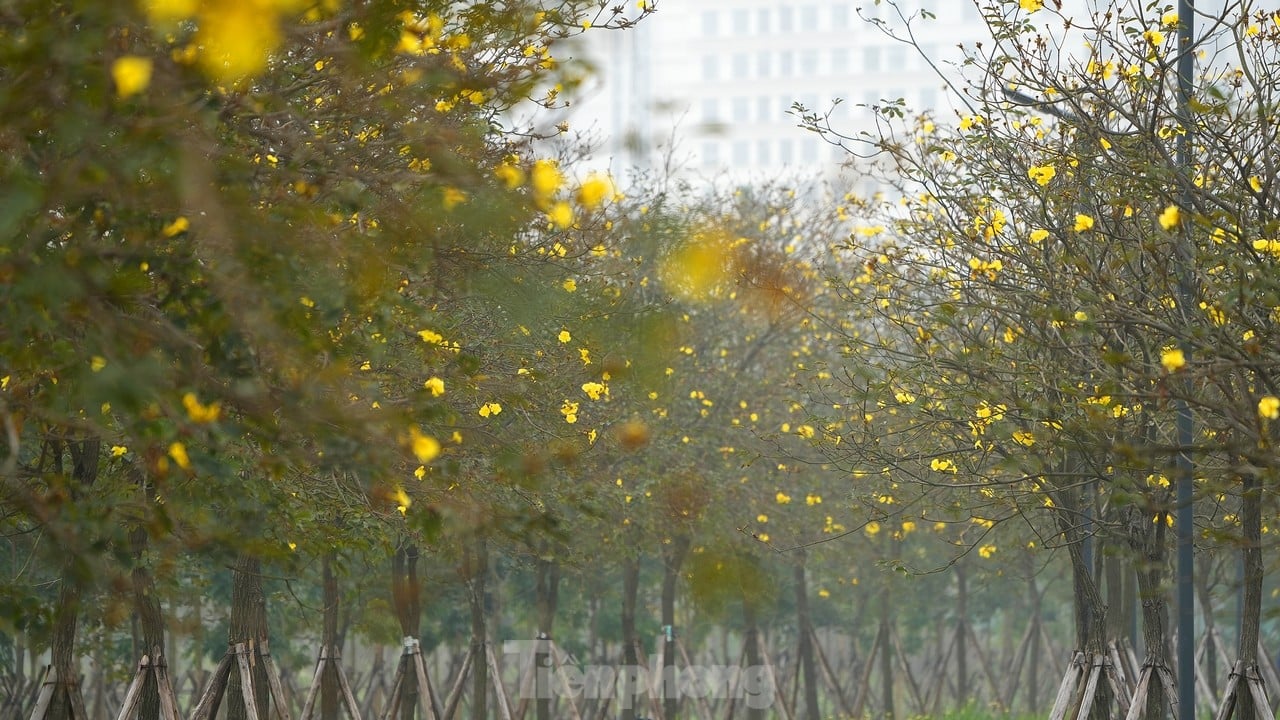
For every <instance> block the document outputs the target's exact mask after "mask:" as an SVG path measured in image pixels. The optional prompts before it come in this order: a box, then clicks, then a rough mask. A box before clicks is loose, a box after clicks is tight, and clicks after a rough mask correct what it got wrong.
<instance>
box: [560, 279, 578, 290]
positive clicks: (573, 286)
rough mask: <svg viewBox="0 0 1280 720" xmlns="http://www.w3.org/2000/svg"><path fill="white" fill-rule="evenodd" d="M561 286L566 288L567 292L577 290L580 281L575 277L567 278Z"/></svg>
mask: <svg viewBox="0 0 1280 720" xmlns="http://www.w3.org/2000/svg"><path fill="white" fill-rule="evenodd" d="M560 287H562V288H564V291H565V292H577V290H578V281H577V280H574V279H573V278H569V279H567V280H565V281H564V282H563V283H560Z"/></svg>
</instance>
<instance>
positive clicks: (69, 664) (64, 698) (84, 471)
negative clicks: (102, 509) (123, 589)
mask: <svg viewBox="0 0 1280 720" xmlns="http://www.w3.org/2000/svg"><path fill="white" fill-rule="evenodd" d="M48 444H49V449H50V450H51V452H50V455H51V456H52V457H53V462H54V472H55V474H57V475H62V474H63V472H64V465H63V451H64V450H65V451H66V452H67V453H68V454H70V456H71V480H72V482H71V483H70V485H71V493H72V497H73V498H74V497H76V496H78V495H80V494H81V491H82V490H83V489H86V488H88V487H89V486H91V485H93V483H94V482H95V481H96V480H97V479H98V461H99V459H100V458H101V451H102V442H101V441H99V440H81V441H73V442H66V443H64V442H63V441H62V440H60V439H50V440H48ZM90 573H91V571H90V570H89V569H88V568H86V567H84V566H83V565H81V564H80V562H79V561H78V559H77V558H75V557H69V558H67V559H66V562H65V563H64V564H63V568H62V578H61V586H60V587H59V588H58V605H57V608H56V609H55V610H54V614H53V628H52V632H51V637H50V648H49V650H50V652H49V655H50V658H49V662H50V665H52V666H53V669H54V671H55V672H57V674H58V686H57V687H56V688H55V692H54V696H53V702H52V703H51V704H50V706H49V708H48V710H47V712H46V713H45V718H48V719H49V720H62V718H70V717H72V714H73V713H72V710H73V705H75V706H77V707H78V708H79V709H80V710H81V712H83V707H82V706H83V704H84V699H83V695H82V694H81V691H80V682H79V675H80V673H79V671H78V668H77V664H76V647H75V646H76V621H77V619H78V617H79V615H80V609H81V596H82V593H83V589H84V587H85V586H86V585H87V584H88V582H89V579H90ZM63 690H65V692H63Z"/></svg>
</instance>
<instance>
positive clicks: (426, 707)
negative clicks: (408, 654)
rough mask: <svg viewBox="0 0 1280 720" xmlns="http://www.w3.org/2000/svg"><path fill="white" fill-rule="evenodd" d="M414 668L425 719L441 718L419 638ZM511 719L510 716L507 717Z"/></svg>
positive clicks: (414, 657)
mask: <svg viewBox="0 0 1280 720" xmlns="http://www.w3.org/2000/svg"><path fill="white" fill-rule="evenodd" d="M411 660H412V662H413V670H414V672H415V673H416V674H417V676H418V707H420V708H421V709H422V717H423V720H439V717H438V716H437V715H436V710H435V698H434V697H433V696H434V695H435V693H433V692H432V690H431V682H430V680H428V678H427V666H426V664H425V663H424V662H423V660H422V647H421V646H420V645H419V644H418V640H417V638H414V642H413V657H412V658H411ZM507 720H510V718H507Z"/></svg>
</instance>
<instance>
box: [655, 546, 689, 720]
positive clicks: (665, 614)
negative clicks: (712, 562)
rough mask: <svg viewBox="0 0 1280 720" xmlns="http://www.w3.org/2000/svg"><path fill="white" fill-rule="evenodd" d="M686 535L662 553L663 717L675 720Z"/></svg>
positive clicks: (678, 698) (678, 694)
mask: <svg viewBox="0 0 1280 720" xmlns="http://www.w3.org/2000/svg"><path fill="white" fill-rule="evenodd" d="M690 542H691V541H690V539H689V536H688V535H686V534H684V533H677V534H676V535H675V536H674V537H672V538H671V543H670V544H669V545H665V546H664V548H665V549H664V551H663V553H662V560H663V563H662V627H663V643H662V717H663V720H676V714H677V713H678V712H680V683H679V676H678V673H677V672H676V655H677V654H678V650H677V648H676V584H677V582H678V581H679V579H680V567H681V566H682V565H684V559H685V557H687V556H688V554H689V545H690Z"/></svg>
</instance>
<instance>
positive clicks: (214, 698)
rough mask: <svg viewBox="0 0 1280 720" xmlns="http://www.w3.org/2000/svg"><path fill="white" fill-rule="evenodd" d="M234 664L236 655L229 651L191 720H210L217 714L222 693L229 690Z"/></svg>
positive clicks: (214, 673) (211, 677) (193, 711)
mask: <svg viewBox="0 0 1280 720" xmlns="http://www.w3.org/2000/svg"><path fill="white" fill-rule="evenodd" d="M233 662H235V655H234V654H233V653H232V652H231V651H230V650H228V651H227V654H226V655H223V656H222V660H221V661H220V662H219V663H218V667H217V669H216V670H214V671H213V675H212V676H210V678H209V685H208V687H206V688H205V689H204V695H201V696H200V701H199V702H198V703H196V708H195V709H194V710H192V711H191V717H190V720H209V719H210V718H212V717H213V716H214V715H216V714H217V712H218V705H220V704H221V703H222V693H223V692H225V691H226V688H227V677H228V676H229V675H230V674H231V663H233Z"/></svg>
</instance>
